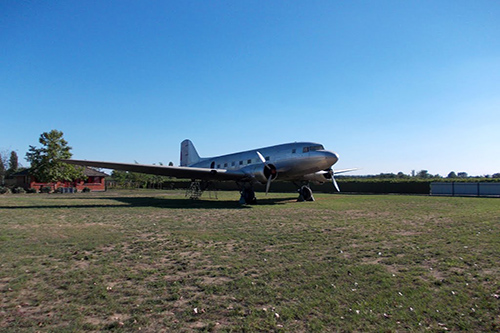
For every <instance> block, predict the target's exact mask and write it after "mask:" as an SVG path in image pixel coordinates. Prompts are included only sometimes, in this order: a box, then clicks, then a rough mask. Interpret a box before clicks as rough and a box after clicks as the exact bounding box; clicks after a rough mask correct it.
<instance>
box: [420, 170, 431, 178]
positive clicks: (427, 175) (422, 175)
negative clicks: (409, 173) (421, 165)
mask: <svg viewBox="0 0 500 333" xmlns="http://www.w3.org/2000/svg"><path fill="white" fill-rule="evenodd" d="M417 177H418V178H431V174H430V173H429V172H428V171H427V170H420V171H419V172H418V173H417Z"/></svg>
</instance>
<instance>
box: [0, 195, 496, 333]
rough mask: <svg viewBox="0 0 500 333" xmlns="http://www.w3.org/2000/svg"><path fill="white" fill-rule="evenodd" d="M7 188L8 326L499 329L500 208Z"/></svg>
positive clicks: (488, 202)
mask: <svg viewBox="0 0 500 333" xmlns="http://www.w3.org/2000/svg"><path fill="white" fill-rule="evenodd" d="M218 197H219V198H218V200H215V199H210V198H209V197H208V195H207V194H205V196H204V198H203V200H200V201H191V200H189V199H185V198H184V193H183V192H175V191H110V192H107V193H77V194H66V195H62V194H50V195H41V194H26V195H2V196H0V253H1V261H0V265H1V267H0V290H1V299H0V330H2V331H19V330H21V331H39V330H41V331H82V330H94V331H101V330H119V331H120V330H121V331H138V330H139V329H141V330H145V331H159V330H164V331H173V330H177V331H198V330H200V331H219V332H221V331H222V332H224V331H283V332H289V331H337V330H340V331H425V330H430V331H446V330H451V331H458V330H467V331H498V330H499V329H500V310H499V308H500V300H499V298H498V297H499V296H498V295H499V294H500V274H499V273H500V272H499V271H500V269H499V258H500V201H499V199H494V198H446V197H427V196H395V195H376V196H375V195H372V196H364V195H359V196H357V195H330V194H316V195H315V197H316V200H317V201H316V202H302V203H297V202H295V195H292V194H276V193H272V194H269V195H268V196H267V197H266V196H264V195H263V194H258V198H260V199H261V200H260V204H259V205H256V206H250V207H249V206H243V207H242V206H240V205H239V204H238V203H237V201H238V198H239V196H238V193H236V192H219V194H218Z"/></svg>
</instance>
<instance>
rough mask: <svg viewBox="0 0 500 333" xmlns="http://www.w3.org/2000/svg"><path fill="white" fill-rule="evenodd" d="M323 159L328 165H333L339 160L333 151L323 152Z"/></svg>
mask: <svg viewBox="0 0 500 333" xmlns="http://www.w3.org/2000/svg"><path fill="white" fill-rule="evenodd" d="M325 159H326V160H327V161H328V163H330V165H334V164H335V163H337V161H338V160H339V155H338V154H337V153H335V152H333V151H328V150H327V151H325Z"/></svg>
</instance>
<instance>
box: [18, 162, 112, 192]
mask: <svg viewBox="0 0 500 333" xmlns="http://www.w3.org/2000/svg"><path fill="white" fill-rule="evenodd" d="M83 175H84V176H85V177H84V178H85V179H84V180H81V179H78V180H76V181H74V182H67V181H58V182H54V183H42V182H39V181H38V180H37V179H35V177H34V176H32V175H30V170H29V169H26V170H23V171H20V172H18V173H15V174H14V175H13V177H14V178H15V180H16V182H15V184H16V185H15V186H16V187H22V188H24V189H28V188H35V189H37V190H40V189H41V188H42V187H47V186H49V187H51V188H52V190H56V189H58V188H60V187H65V188H76V189H77V190H78V191H79V192H80V191H82V190H83V189H84V188H85V187H88V188H89V189H90V190H91V191H106V179H105V178H106V177H107V176H108V175H107V174H105V173H104V172H100V171H97V170H95V169H92V168H88V167H86V168H85V169H84V170H83Z"/></svg>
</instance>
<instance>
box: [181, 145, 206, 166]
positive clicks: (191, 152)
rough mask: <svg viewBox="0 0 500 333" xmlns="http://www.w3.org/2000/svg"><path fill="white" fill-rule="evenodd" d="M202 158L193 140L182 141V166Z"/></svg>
mask: <svg viewBox="0 0 500 333" xmlns="http://www.w3.org/2000/svg"><path fill="white" fill-rule="evenodd" d="M200 160H201V158H200V155H198V152H197V151H196V148H195V147H194V145H193V143H192V142H191V140H187V139H186V140H184V141H182V142H181V166H189V165H191V164H194V163H198V162H199V161H200Z"/></svg>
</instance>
